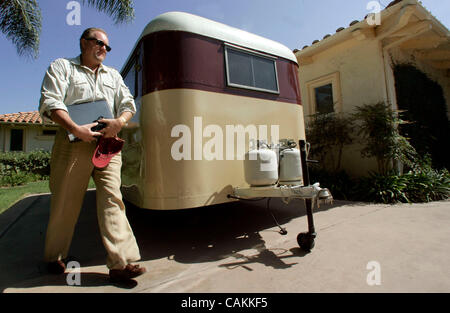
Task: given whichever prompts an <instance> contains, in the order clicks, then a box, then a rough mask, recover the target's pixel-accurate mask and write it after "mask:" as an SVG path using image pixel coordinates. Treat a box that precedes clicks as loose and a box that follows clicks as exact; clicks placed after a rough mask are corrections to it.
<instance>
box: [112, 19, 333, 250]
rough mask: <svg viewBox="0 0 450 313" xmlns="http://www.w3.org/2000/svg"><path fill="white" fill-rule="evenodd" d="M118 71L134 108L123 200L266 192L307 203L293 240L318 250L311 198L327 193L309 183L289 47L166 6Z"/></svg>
mask: <svg viewBox="0 0 450 313" xmlns="http://www.w3.org/2000/svg"><path fill="white" fill-rule="evenodd" d="M122 76H123V77H124V81H125V83H126V85H127V86H128V87H129V88H130V91H131V93H132V94H133V95H134V97H135V101H136V106H137V114H136V115H135V116H134V117H133V119H132V120H131V121H130V122H129V123H128V125H127V126H126V127H125V128H124V129H123V131H122V133H121V137H122V138H124V139H125V140H126V144H125V146H124V149H123V151H122V159H123V168H122V191H123V196H124V198H125V199H126V200H127V201H129V202H131V203H133V204H134V205H136V206H138V207H141V208H146V209H153V210H178V209H188V208H195V207H201V206H210V205H213V204H220V203H225V202H230V201H236V199H251V198H253V199H254V198H261V197H262V198H267V199H268V202H267V206H268V207H269V202H270V199H271V198H273V197H279V198H283V199H285V200H288V199H291V198H300V199H307V201H306V206H307V213H308V225H309V232H308V233H301V234H299V236H298V238H297V240H298V243H299V245H300V246H301V247H302V248H304V249H305V250H309V249H311V248H312V247H313V246H314V237H315V231H314V225H313V219H312V206H311V203H314V201H315V200H317V199H319V198H324V199H330V198H331V196H330V195H329V193H328V190H326V189H321V188H320V187H318V184H315V185H312V186H311V185H310V184H309V178H308V175H307V167H306V161H307V160H306V150H307V149H306V147H307V144H306V141H305V129H304V120H303V108H302V105H301V99H300V91H299V83H298V64H297V60H296V57H295V55H294V54H293V52H292V51H291V50H290V49H288V48H287V47H285V46H283V45H281V44H280V43H277V42H274V41H272V40H268V39H265V38H262V37H260V36H257V35H254V34H251V33H249V32H246V31H243V30H239V29H236V28H233V27H230V26H227V25H224V24H221V23H217V22H214V21H211V20H208V19H205V18H202V17H199V16H195V15H192V14H187V13H182V12H169V13H165V14H162V15H160V16H158V17H156V18H155V19H154V20H152V21H151V22H150V23H149V24H148V25H147V26H146V28H145V29H144V31H143V32H142V34H141V36H140V37H139V39H138V40H137V42H136V44H135V47H134V48H133V50H132V52H131V54H130V56H129V57H128V59H127V61H126V63H125V65H124V67H123V69H122ZM297 143H298V144H297ZM296 146H297V148H295V147H296ZM299 148H300V149H299ZM273 151H275V152H276V153H275V152H273ZM252 157H253V158H252ZM283 162H284V163H283ZM320 193H321V194H320ZM275 221H276V220H275ZM277 224H278V223H277ZM278 226H279V224H278ZM280 228H281V226H280ZM281 232H282V233H283V232H285V230H284V229H283V228H281Z"/></svg>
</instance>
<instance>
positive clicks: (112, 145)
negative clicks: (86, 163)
mask: <svg viewBox="0 0 450 313" xmlns="http://www.w3.org/2000/svg"><path fill="white" fill-rule="evenodd" d="M124 142H125V141H124V140H123V139H120V138H119V137H111V138H104V137H100V139H99V140H98V143H97V148H95V152H94V155H93V156H92V163H93V164H94V165H95V167H98V168H103V167H105V166H107V165H108V164H109V161H111V159H112V158H113V156H115V155H116V154H117V153H119V152H120V151H121V150H122V147H123V143H124Z"/></svg>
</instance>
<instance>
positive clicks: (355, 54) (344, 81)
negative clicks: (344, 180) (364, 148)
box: [299, 39, 386, 176]
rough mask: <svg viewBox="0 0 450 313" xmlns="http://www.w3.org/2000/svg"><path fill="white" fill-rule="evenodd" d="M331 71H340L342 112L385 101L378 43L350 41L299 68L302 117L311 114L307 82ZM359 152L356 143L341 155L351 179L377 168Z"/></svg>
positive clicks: (382, 66)
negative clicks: (303, 111)
mask: <svg viewBox="0 0 450 313" xmlns="http://www.w3.org/2000/svg"><path fill="white" fill-rule="evenodd" d="M334 72H339V85H340V93H341V101H342V106H341V107H342V111H343V112H345V113H349V112H352V111H354V109H355V107H356V106H360V105H363V104H373V103H376V102H379V101H384V100H385V98H386V87H385V86H386V83H385V78H384V62H383V56H382V52H381V48H380V46H379V42H378V41H376V40H363V41H358V40H356V39H352V40H348V41H346V42H344V43H341V44H339V45H336V46H334V47H332V48H330V49H328V50H326V51H323V52H321V53H319V54H316V55H315V56H314V62H313V63H312V64H308V65H303V66H300V71H299V81H300V90H301V95H302V102H303V107H304V110H305V116H308V115H310V114H311V113H313V112H311V108H310V105H311V103H310V101H311V99H309V92H308V89H307V85H308V82H310V81H312V80H315V79H317V78H319V77H322V76H326V75H329V74H332V73H334ZM333 96H335V95H333ZM334 101H336V99H334ZM360 149H361V145H360V144H358V143H356V144H354V145H352V146H349V147H347V148H346V150H345V151H344V154H343V159H342V166H343V168H344V169H345V170H346V171H347V172H348V173H349V174H350V175H352V176H361V175H364V174H365V173H367V172H368V171H370V170H375V169H376V163H375V160H373V159H363V158H361V155H360Z"/></svg>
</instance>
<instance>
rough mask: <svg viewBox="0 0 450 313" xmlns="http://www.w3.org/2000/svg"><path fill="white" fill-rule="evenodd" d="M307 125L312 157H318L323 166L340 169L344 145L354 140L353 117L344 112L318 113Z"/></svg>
mask: <svg viewBox="0 0 450 313" xmlns="http://www.w3.org/2000/svg"><path fill="white" fill-rule="evenodd" d="M306 126H307V127H306V138H308V140H309V141H310V142H311V152H310V154H311V158H317V159H318V161H319V162H320V163H321V164H322V166H323V168H326V169H330V170H331V171H333V172H338V171H340V170H341V161H342V151H343V149H344V146H345V145H349V144H351V143H352V142H353V136H352V133H353V131H354V130H353V128H354V122H353V119H352V118H351V117H347V116H345V115H344V114H342V113H340V114H338V113H316V114H314V115H311V116H310V119H309V122H308V123H307V125H306Z"/></svg>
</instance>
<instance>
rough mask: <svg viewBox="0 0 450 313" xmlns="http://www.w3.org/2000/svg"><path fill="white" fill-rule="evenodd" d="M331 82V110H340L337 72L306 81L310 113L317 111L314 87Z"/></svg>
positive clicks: (339, 88) (338, 111)
mask: <svg viewBox="0 0 450 313" xmlns="http://www.w3.org/2000/svg"><path fill="white" fill-rule="evenodd" d="M329 84H331V90H332V93H333V111H334V112H335V113H340V112H342V98H341V84H340V76H339V72H335V73H332V74H328V75H325V76H322V77H319V78H316V79H313V80H310V81H309V82H307V83H306V88H307V90H308V98H309V110H310V112H311V114H316V113H317V101H316V92H315V90H316V88H319V87H323V86H326V85H329Z"/></svg>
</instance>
